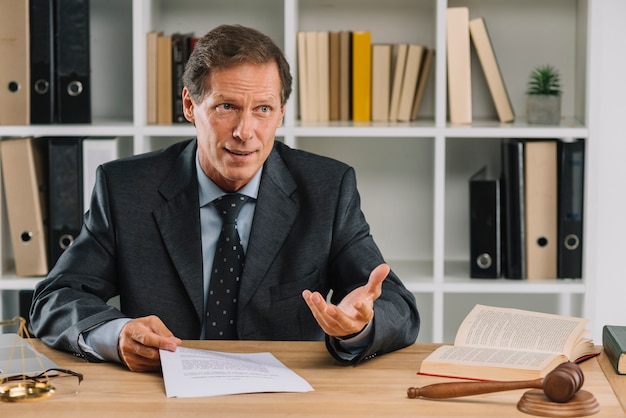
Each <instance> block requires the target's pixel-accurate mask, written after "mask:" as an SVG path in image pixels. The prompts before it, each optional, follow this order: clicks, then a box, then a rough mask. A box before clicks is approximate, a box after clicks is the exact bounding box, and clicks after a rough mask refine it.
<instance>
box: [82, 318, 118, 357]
mask: <svg viewBox="0 0 626 418" xmlns="http://www.w3.org/2000/svg"><path fill="white" fill-rule="evenodd" d="M128 322H130V319H129V318H119V319H114V320H112V321H108V322H105V323H104V324H102V325H98V326H96V327H95V328H91V329H90V330H87V331H84V332H82V333H81V334H80V335H79V336H78V345H79V346H80V348H81V349H82V350H83V351H84V352H85V353H88V354H91V355H92V356H94V357H96V358H97V359H99V360H104V361H115V362H118V363H121V362H122V360H121V359H120V356H119V352H118V350H117V341H118V339H119V336H120V332H122V328H124V325H126V324H127V323H128Z"/></svg>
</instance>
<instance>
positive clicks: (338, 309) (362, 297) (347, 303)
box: [302, 264, 390, 337]
mask: <svg viewBox="0 0 626 418" xmlns="http://www.w3.org/2000/svg"><path fill="white" fill-rule="evenodd" d="M389 270H390V267H389V266H388V265H387V264H381V265H379V266H378V267H376V268H375V269H374V270H372V272H371V273H370V277H369V279H368V281H367V284H365V285H364V286H361V287H358V288H356V289H354V290H353V291H352V292H350V293H348V294H347V295H346V297H345V298H343V300H342V301H341V302H339V304H338V305H337V306H335V305H332V304H328V303H326V301H325V300H324V297H323V296H322V295H321V294H320V293H319V292H311V291H310V290H304V291H303V292H302V297H303V298H304V300H305V301H306V303H307V305H308V306H309V308H310V309H311V312H312V313H313V316H314V317H315V319H316V320H317V322H318V323H319V324H320V327H322V329H323V330H324V332H325V333H326V334H328V335H330V336H331V337H345V336H346V335H350V334H355V333H358V332H359V331H361V330H362V329H363V328H365V326H366V325H367V323H368V322H370V321H371V320H372V318H373V317H374V301H375V300H376V299H378V297H379V296H380V294H381V293H382V286H383V280H385V278H386V277H387V275H388V274H389Z"/></svg>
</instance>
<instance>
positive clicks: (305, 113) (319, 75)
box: [297, 31, 434, 122]
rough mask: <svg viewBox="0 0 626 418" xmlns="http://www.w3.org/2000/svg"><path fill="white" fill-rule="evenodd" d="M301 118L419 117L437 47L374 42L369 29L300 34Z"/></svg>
mask: <svg viewBox="0 0 626 418" xmlns="http://www.w3.org/2000/svg"><path fill="white" fill-rule="evenodd" d="M297 46H298V72H297V75H298V91H299V107H300V119H301V120H302V121H303V122H325V121H355V122H369V121H375V122H386V121H390V122H399V121H402V122H408V121H411V120H416V119H417V116H418V113H419V109H420V104H421V102H422V99H423V94H424V89H425V87H426V83H427V81H428V76H429V73H430V69H431V66H432V62H433V55H434V51H433V50H432V49H429V48H427V47H425V46H423V45H418V44H406V43H398V44H377V43H372V40H371V33H370V32H369V31H339V32H333V31H309V32H299V33H298V34H297Z"/></svg>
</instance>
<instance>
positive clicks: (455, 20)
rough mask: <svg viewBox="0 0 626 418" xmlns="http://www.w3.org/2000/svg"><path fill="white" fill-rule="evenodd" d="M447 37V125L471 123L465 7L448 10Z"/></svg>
mask: <svg viewBox="0 0 626 418" xmlns="http://www.w3.org/2000/svg"><path fill="white" fill-rule="evenodd" d="M446 36H447V39H446V44H447V57H448V111H449V119H450V123H452V124H468V123H472V77H471V66H470V64H471V62H470V35H469V11H468V8H467V7H449V8H448V9H447V11H446Z"/></svg>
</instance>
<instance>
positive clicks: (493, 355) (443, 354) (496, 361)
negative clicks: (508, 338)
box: [428, 345, 565, 370]
mask: <svg viewBox="0 0 626 418" xmlns="http://www.w3.org/2000/svg"><path fill="white" fill-rule="evenodd" d="M554 358H555V355H554V354H552V353H545V352H533V351H522V350H502V349H498V348H480V347H459V346H450V345H444V346H441V347H439V348H437V350H435V351H434V352H433V353H432V354H431V355H429V356H428V361H429V362H433V363H435V362H443V363H457V364H466V365H473V366H476V365H482V366H496V367H512V368H516V369H530V370H541V369H543V368H544V367H546V366H547V365H548V364H549V363H550V362H552V361H554ZM564 359H565V358H563V360H564ZM563 360H562V361H563Z"/></svg>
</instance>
